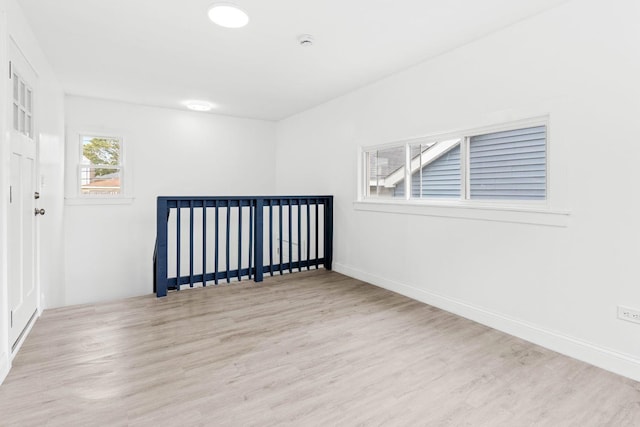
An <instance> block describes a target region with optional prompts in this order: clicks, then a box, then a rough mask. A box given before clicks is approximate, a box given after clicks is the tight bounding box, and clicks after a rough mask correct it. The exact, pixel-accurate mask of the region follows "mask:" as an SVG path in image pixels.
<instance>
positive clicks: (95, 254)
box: [64, 96, 276, 304]
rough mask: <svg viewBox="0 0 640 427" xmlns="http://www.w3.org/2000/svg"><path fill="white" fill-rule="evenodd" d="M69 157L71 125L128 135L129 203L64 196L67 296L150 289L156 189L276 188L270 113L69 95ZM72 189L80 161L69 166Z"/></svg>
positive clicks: (231, 191)
mask: <svg viewBox="0 0 640 427" xmlns="http://www.w3.org/2000/svg"><path fill="white" fill-rule="evenodd" d="M65 111H66V125H67V135H68V137H67V150H66V152H67V162H69V165H72V164H74V163H77V155H78V145H77V144H78V142H77V139H76V138H75V137H74V136H73V135H74V132H97V133H99V132H108V133H109V134H113V133H114V132H115V133H117V134H119V135H122V136H124V138H125V141H124V145H125V148H124V149H125V155H126V162H127V163H126V165H125V168H126V169H125V174H126V175H125V176H126V177H127V178H131V179H132V181H128V182H126V183H125V185H127V184H132V185H133V194H132V196H133V197H134V200H133V202H132V203H131V204H125V205H67V206H66V214H65V230H66V233H65V234H66V235H65V237H66V238H65V243H64V252H65V260H66V279H65V282H64V283H65V294H66V299H65V302H66V304H77V303H84V302H95V301H103V300H111V299H116V298H122V297H129V296H135V295H143V294H149V293H151V292H152V286H153V283H152V272H153V271H152V254H153V245H154V242H155V227H156V225H155V208H156V197H157V196H180V195H182V196H192V195H203V196H216V195H220V196H224V195H252V194H270V193H273V192H274V190H275V135H276V125H275V123H273V122H268V121H260V120H250V119H238V118H232V117H225V116H219V115H213V114H202V113H193V112H188V111H180V110H172V109H164V108H153V107H144V106H136V105H131V104H125V103H119V102H110V101H102V100H96V99H90V98H81V97H72V96H70V97H67V98H66V108H65ZM67 172H68V173H67V184H68V190H69V191H68V193H69V195H72V194H73V185H74V182H75V176H74V173H75V168H74V167H71V166H70V167H69V168H67Z"/></svg>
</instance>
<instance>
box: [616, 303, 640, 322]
mask: <svg viewBox="0 0 640 427" xmlns="http://www.w3.org/2000/svg"><path fill="white" fill-rule="evenodd" d="M618 319H622V320H626V321H628V322H633V323H640V310H636V309H634V308H629V307H624V306H622V305H619V306H618Z"/></svg>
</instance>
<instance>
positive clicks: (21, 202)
mask: <svg viewBox="0 0 640 427" xmlns="http://www.w3.org/2000/svg"><path fill="white" fill-rule="evenodd" d="M9 44H10V48H9V59H10V61H11V62H10V73H9V74H10V79H11V82H10V84H11V90H10V92H11V94H12V95H11V97H10V99H11V105H10V107H9V124H10V131H9V141H10V144H9V145H10V149H11V166H10V179H9V185H10V189H9V214H8V221H9V223H8V233H7V234H8V239H9V241H8V248H9V250H8V262H9V264H8V274H9V277H8V278H9V289H8V291H9V310H10V319H9V339H10V341H9V344H10V346H12V349H13V348H15V346H16V343H17V342H18V341H19V339H20V337H21V335H22V334H23V332H24V331H25V329H26V327H27V325H29V323H30V322H31V320H32V319H34V318H35V314H36V311H37V307H38V290H37V280H36V279H37V275H36V242H37V241H38V240H37V236H36V223H35V221H36V203H35V197H36V191H37V188H36V184H37V182H36V173H37V155H36V154H37V144H36V139H35V132H34V114H33V113H34V108H33V107H34V100H35V93H34V87H35V83H36V74H35V72H34V71H33V69H32V68H31V66H30V65H29V63H28V62H27V60H26V59H25V58H24V57H23V56H22V53H21V52H20V50H19V49H18V48H17V46H15V44H14V43H13V41H10V42H9ZM38 213H39V212H38Z"/></svg>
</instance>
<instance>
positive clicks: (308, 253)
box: [307, 200, 311, 271]
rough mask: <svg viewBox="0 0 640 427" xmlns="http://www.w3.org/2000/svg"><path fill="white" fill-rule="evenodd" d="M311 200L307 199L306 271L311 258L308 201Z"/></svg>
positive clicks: (309, 209)
mask: <svg viewBox="0 0 640 427" xmlns="http://www.w3.org/2000/svg"><path fill="white" fill-rule="evenodd" d="M310 202H311V201H310V200H307V271H308V270H309V269H310V267H309V264H310V262H309V260H310V259H311V208H310V206H309V203H310Z"/></svg>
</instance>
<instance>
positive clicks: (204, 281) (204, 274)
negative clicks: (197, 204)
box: [202, 200, 207, 286]
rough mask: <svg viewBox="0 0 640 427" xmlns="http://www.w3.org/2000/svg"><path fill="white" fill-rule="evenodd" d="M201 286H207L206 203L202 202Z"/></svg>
mask: <svg viewBox="0 0 640 427" xmlns="http://www.w3.org/2000/svg"><path fill="white" fill-rule="evenodd" d="M202 286H207V201H206V200H203V201H202Z"/></svg>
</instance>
